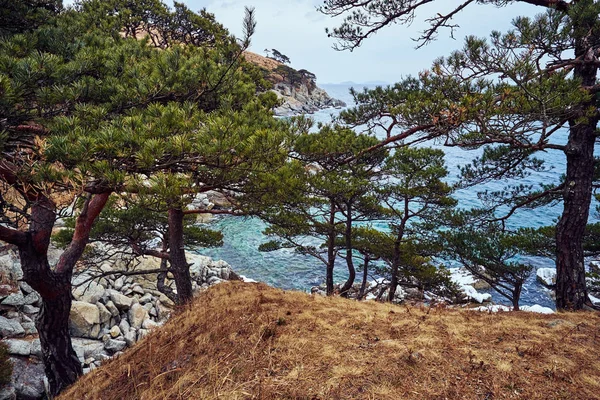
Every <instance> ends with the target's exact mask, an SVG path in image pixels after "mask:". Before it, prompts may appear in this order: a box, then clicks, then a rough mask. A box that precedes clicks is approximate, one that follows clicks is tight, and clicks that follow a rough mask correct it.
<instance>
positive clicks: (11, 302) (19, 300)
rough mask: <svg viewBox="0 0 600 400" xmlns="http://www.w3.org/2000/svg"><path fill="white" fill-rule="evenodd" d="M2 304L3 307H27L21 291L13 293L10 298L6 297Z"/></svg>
mask: <svg viewBox="0 0 600 400" xmlns="http://www.w3.org/2000/svg"><path fill="white" fill-rule="evenodd" d="M0 304H2V305H3V306H12V307H20V306H23V305H25V296H23V293H21V291H18V292H16V293H11V294H9V295H8V296H6V298H4V300H2V303H0Z"/></svg>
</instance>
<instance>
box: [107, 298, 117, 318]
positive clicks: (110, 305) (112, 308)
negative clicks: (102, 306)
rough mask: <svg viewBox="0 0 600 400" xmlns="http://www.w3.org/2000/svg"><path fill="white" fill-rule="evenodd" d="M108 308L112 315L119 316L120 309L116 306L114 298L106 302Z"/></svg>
mask: <svg viewBox="0 0 600 400" xmlns="http://www.w3.org/2000/svg"><path fill="white" fill-rule="evenodd" d="M106 309H107V310H108V311H109V312H110V315H112V316H113V317H117V316H118V315H119V309H118V308H117V306H115V303H113V302H112V300H109V301H107V302H106Z"/></svg>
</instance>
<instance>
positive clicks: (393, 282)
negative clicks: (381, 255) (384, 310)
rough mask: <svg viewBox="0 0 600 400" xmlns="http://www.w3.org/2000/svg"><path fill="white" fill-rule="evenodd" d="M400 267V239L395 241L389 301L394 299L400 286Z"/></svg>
mask: <svg viewBox="0 0 600 400" xmlns="http://www.w3.org/2000/svg"><path fill="white" fill-rule="evenodd" d="M399 267H400V239H399V238H398V239H397V240H396V241H394V260H393V261H392V276H391V278H390V290H389V292H388V301H389V302H392V301H394V296H395V295H396V288H397V287H398V269H399Z"/></svg>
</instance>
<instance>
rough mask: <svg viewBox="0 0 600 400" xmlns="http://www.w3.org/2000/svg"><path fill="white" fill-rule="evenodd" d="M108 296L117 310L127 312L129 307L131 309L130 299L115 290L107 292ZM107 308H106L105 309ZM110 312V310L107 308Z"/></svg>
mask: <svg viewBox="0 0 600 400" xmlns="http://www.w3.org/2000/svg"><path fill="white" fill-rule="evenodd" d="M108 295H109V296H110V300H111V301H112V302H113V303H114V304H115V306H116V307H117V308H118V309H119V310H123V311H127V310H128V309H129V307H131V303H132V300H131V298H129V297H127V296H125V295H122V294H121V293H119V292H117V291H116V290H108ZM107 308H108V307H107ZM109 310H110V308H109Z"/></svg>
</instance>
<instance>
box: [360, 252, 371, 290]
mask: <svg viewBox="0 0 600 400" xmlns="http://www.w3.org/2000/svg"><path fill="white" fill-rule="evenodd" d="M370 260H371V259H370V258H369V256H365V262H364V264H363V275H362V282H361V284H360V290H359V292H358V300H362V299H363V297H365V291H366V290H367V279H368V276H369V261H370Z"/></svg>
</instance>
